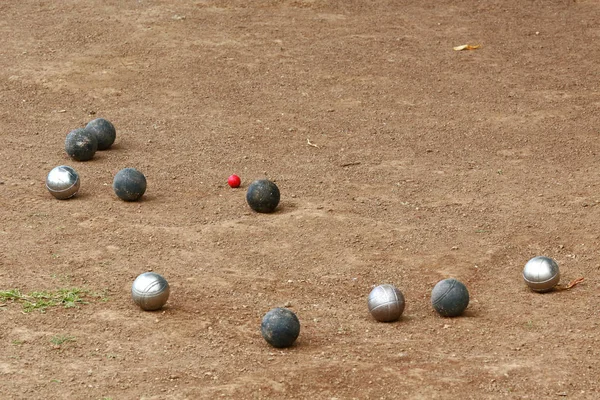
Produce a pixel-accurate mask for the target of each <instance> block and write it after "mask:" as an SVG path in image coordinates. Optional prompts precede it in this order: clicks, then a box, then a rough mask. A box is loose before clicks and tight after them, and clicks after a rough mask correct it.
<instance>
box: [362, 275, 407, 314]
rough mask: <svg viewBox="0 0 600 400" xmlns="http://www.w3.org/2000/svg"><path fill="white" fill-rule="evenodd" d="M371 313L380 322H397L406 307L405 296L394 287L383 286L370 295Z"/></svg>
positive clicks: (376, 288)
mask: <svg viewBox="0 0 600 400" xmlns="http://www.w3.org/2000/svg"><path fill="white" fill-rule="evenodd" d="M367 303H368V306H369V312H370V313H371V315H372V316H373V318H375V319H376V320H377V321H379V322H392V321H397V320H398V319H399V318H400V316H402V313H403V312H404V307H405V305H406V303H405V301H404V295H403V294H402V292H401V291H400V290H398V289H397V288H396V287H394V286H393V285H389V284H383V285H379V286H377V287H375V288H374V289H373V290H371V293H369V299H368V301H367Z"/></svg>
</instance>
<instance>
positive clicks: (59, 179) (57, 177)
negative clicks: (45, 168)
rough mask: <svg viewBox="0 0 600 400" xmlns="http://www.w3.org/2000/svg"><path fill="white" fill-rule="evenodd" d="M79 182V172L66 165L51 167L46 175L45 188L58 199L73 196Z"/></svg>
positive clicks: (77, 189)
mask: <svg viewBox="0 0 600 400" xmlns="http://www.w3.org/2000/svg"><path fill="white" fill-rule="evenodd" d="M80 184H81V181H80V180H79V174H78V173H77V171H75V169H73V168H71V167H69V166H68V165H59V166H58V167H54V168H52V170H51V171H50V172H49V173H48V176H47V177H46V189H48V191H49V192H50V193H51V194H52V196H54V197H56V198H57V199H59V200H64V199H68V198H70V197H73V196H75V195H76V194H77V192H78V191H79V185H80Z"/></svg>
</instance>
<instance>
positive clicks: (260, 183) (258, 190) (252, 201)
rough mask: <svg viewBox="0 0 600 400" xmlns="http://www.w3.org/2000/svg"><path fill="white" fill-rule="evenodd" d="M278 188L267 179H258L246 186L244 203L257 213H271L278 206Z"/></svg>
mask: <svg viewBox="0 0 600 400" xmlns="http://www.w3.org/2000/svg"><path fill="white" fill-rule="evenodd" d="M279 199H280V193H279V188H278V187H277V185H276V184H275V183H273V182H271V181H270V180H268V179H259V180H256V181H254V182H252V183H251V184H250V186H248V191H247V192H246V201H247V202H248V205H249V206H250V208H252V209H253V210H254V211H256V212H259V213H271V212H273V211H275V208H277V205H278V204H279Z"/></svg>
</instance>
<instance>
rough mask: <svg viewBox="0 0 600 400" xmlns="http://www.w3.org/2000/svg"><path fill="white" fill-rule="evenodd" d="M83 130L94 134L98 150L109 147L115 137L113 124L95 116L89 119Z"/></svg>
mask: <svg viewBox="0 0 600 400" xmlns="http://www.w3.org/2000/svg"><path fill="white" fill-rule="evenodd" d="M85 130H86V131H88V132H91V133H92V134H93V135H94V136H96V140H97V141H98V150H106V149H108V148H110V146H112V144H113V143H114V142H115V139H116V137H117V131H116V130H115V127H114V125H113V124H111V123H110V121H108V120H105V119H104V118H96V119H95V120H92V121H90V122H89V123H88V124H87V125H86V126H85Z"/></svg>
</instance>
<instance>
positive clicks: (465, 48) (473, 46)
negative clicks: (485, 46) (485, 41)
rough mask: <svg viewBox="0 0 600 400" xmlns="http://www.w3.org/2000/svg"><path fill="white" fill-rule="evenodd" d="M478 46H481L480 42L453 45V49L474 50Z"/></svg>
mask: <svg viewBox="0 0 600 400" xmlns="http://www.w3.org/2000/svg"><path fill="white" fill-rule="evenodd" d="M480 47H481V45H480V44H463V45H461V46H456V47H453V49H454V50H456V51H461V50H475V49H478V48H480Z"/></svg>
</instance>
